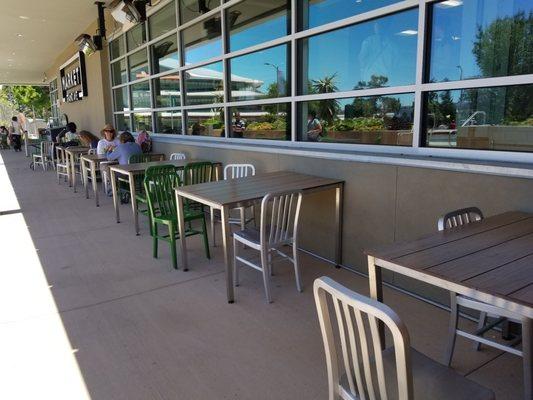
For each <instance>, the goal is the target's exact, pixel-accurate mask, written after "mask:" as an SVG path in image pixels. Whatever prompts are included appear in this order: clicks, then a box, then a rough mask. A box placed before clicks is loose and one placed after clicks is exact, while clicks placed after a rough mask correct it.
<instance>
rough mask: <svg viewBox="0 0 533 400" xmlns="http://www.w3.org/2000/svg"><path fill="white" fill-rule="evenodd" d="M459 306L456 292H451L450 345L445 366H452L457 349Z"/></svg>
mask: <svg viewBox="0 0 533 400" xmlns="http://www.w3.org/2000/svg"><path fill="white" fill-rule="evenodd" d="M458 320H459V306H458V305H457V298H456V294H455V293H454V292H450V325H449V328H448V344H447V346H446V355H445V357H444V365H446V366H448V367H449V366H450V365H451V363H452V357H453V350H454V348H455V339H456V338H457V323H458V322H459V321H458Z"/></svg>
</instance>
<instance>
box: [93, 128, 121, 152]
mask: <svg viewBox="0 0 533 400" xmlns="http://www.w3.org/2000/svg"><path fill="white" fill-rule="evenodd" d="M101 133H102V139H100V141H99V142H98V146H97V147H96V154H107V153H109V152H111V151H113V150H114V149H115V147H117V146H118V145H119V144H120V141H119V140H118V138H117V133H116V131H115V128H113V125H111V124H106V125H105V126H104V129H102V132H101Z"/></svg>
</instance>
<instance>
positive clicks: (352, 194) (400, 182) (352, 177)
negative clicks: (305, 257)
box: [154, 139, 533, 303]
mask: <svg viewBox="0 0 533 400" xmlns="http://www.w3.org/2000/svg"><path fill="white" fill-rule="evenodd" d="M154 150H155V151H157V152H163V153H166V154H167V155H168V154H170V153H171V152H175V151H184V152H186V153H187V154H188V156H189V157H190V158H204V159H212V160H216V161H221V162H222V163H224V164H226V163H230V162H231V163H236V162H250V163H253V164H254V165H255V166H256V168H257V170H258V172H266V171H275V170H281V169H283V170H292V171H297V172H302V173H308V174H313V175H319V176H324V177H335V178H341V179H344V180H345V181H346V186H345V197H344V202H345V209H344V234H343V238H344V251H343V263H344V264H345V265H347V266H351V267H353V268H355V269H357V270H359V271H362V272H366V259H365V257H364V256H363V250H364V249H365V248H368V247H372V246H374V245H378V244H384V243H391V242H393V241H405V240H411V239H415V238H417V237H419V236H421V235H424V234H427V233H430V232H433V231H435V230H436V227H437V219H438V217H439V216H440V215H442V214H443V213H444V212H446V211H448V210H452V209H456V208H461V207H466V206H470V205H474V206H477V207H479V208H481V209H482V210H483V211H484V213H485V214H486V215H487V216H490V215H493V214H497V213H501V212H504V211H508V210H523V211H530V212H531V211H533V202H531V199H532V198H533V182H531V181H530V180H527V179H519V178H507V177H498V176H492V175H481V174H472V173H460V172H449V171H439V170H431V169H423V168H409V167H397V166H392V165H380V164H370V163H359V162H349V161H335V160H324V159H320V160H317V159H315V158H310V157H300V156H288V155H282V154H275V153H264V152H250V151H238V150H228V149H213V148H209V147H201V146H192V145H181V144H180V145H178V144H168V143H158V142H157V139H156V140H155V143H154ZM333 201H334V194H333V191H331V192H322V193H315V194H313V195H309V196H306V198H305V200H304V204H303V211H302V212H303V214H302V216H303V218H302V231H301V232H302V247H303V248H305V249H306V250H309V251H312V252H314V253H316V254H319V255H322V256H324V257H326V258H329V259H332V258H333V234H334V224H333V221H334V218H333V216H334V202H333ZM304 268H305V266H304ZM385 275H386V276H385V278H386V279H387V280H388V281H390V282H393V283H394V284H396V285H398V286H400V287H402V288H405V289H408V290H411V291H414V292H416V293H418V294H421V295H423V296H426V297H429V298H431V299H432V300H436V301H439V302H441V303H447V301H448V294H447V293H445V292H443V291H440V290H436V289H435V288H433V287H428V286H425V285H422V284H420V283H419V282H414V281H412V280H409V279H406V278H403V277H401V276H392V275H391V274H385Z"/></svg>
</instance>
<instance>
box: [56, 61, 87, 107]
mask: <svg viewBox="0 0 533 400" xmlns="http://www.w3.org/2000/svg"><path fill="white" fill-rule="evenodd" d="M59 76H60V78H61V94H62V96H61V97H62V98H63V102H64V103H73V102H75V101H79V100H83V99H84V98H85V97H87V73H86V70H85V54H83V53H82V52H81V51H80V52H78V54H76V55H75V56H74V57H72V58H71V59H70V60H68V61H67V62H66V63H65V64H63V65H62V66H61V68H60V70H59Z"/></svg>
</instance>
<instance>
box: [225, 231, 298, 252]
mask: <svg viewBox="0 0 533 400" xmlns="http://www.w3.org/2000/svg"><path fill="white" fill-rule="evenodd" d="M268 231H269V229H268V228H267V232H268ZM267 235H268V234H267ZM233 236H234V237H235V239H236V240H238V241H239V242H241V243H244V244H246V245H248V246H250V247H253V248H259V246H260V244H261V233H260V231H259V229H257V228H246V229H243V230H241V231H238V232H235V233H234V234H233ZM291 243H292V237H289V238H287V240H285V241H283V242H279V243H278V244H277V246H279V245H283V244H291Z"/></svg>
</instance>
